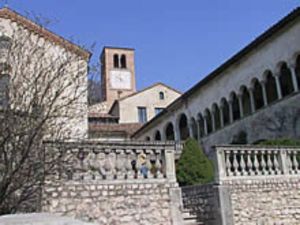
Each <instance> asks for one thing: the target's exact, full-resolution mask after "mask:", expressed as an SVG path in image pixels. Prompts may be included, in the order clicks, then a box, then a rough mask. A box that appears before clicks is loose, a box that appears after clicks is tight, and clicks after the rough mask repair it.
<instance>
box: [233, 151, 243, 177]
mask: <svg viewBox="0 0 300 225" xmlns="http://www.w3.org/2000/svg"><path fill="white" fill-rule="evenodd" d="M237 153H238V151H236V150H234V151H233V174H234V176H239V175H241V174H240V171H239V163H238V160H237Z"/></svg>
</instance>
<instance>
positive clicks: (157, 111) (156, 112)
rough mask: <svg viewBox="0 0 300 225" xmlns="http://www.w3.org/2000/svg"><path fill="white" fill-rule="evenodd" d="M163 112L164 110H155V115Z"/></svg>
mask: <svg viewBox="0 0 300 225" xmlns="http://www.w3.org/2000/svg"><path fill="white" fill-rule="evenodd" d="M163 110H164V108H155V115H157V114H159V113H160V112H161V111H163Z"/></svg>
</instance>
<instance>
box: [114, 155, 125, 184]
mask: <svg viewBox="0 0 300 225" xmlns="http://www.w3.org/2000/svg"><path fill="white" fill-rule="evenodd" d="M116 153H117V155H116V165H115V167H116V179H125V172H126V168H125V155H124V151H123V150H121V149H118V150H116Z"/></svg>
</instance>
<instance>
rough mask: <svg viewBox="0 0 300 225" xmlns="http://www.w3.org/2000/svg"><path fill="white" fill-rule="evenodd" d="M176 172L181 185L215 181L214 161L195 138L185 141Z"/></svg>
mask: <svg viewBox="0 0 300 225" xmlns="http://www.w3.org/2000/svg"><path fill="white" fill-rule="evenodd" d="M176 174H177V181H178V183H179V185H180V186H187V185H195V184H205V183H209V182H211V181H213V176H214V170H213V165H212V162H211V161H210V160H209V159H208V158H207V156H206V155H205V154H204V152H203V150H202V149H201V148H200V147H199V145H198V143H197V141H196V140H195V139H188V140H187V141H186V142H185V145H184V148H183V152H182V154H181V156H180V159H179V161H178V162H177V164H176Z"/></svg>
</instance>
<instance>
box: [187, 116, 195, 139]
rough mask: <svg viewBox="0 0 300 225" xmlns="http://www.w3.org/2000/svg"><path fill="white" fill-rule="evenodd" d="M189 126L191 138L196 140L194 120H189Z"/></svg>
mask: <svg viewBox="0 0 300 225" xmlns="http://www.w3.org/2000/svg"><path fill="white" fill-rule="evenodd" d="M187 125H188V130H189V137H192V138H194V132H193V122H192V119H188V124H187Z"/></svg>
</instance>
